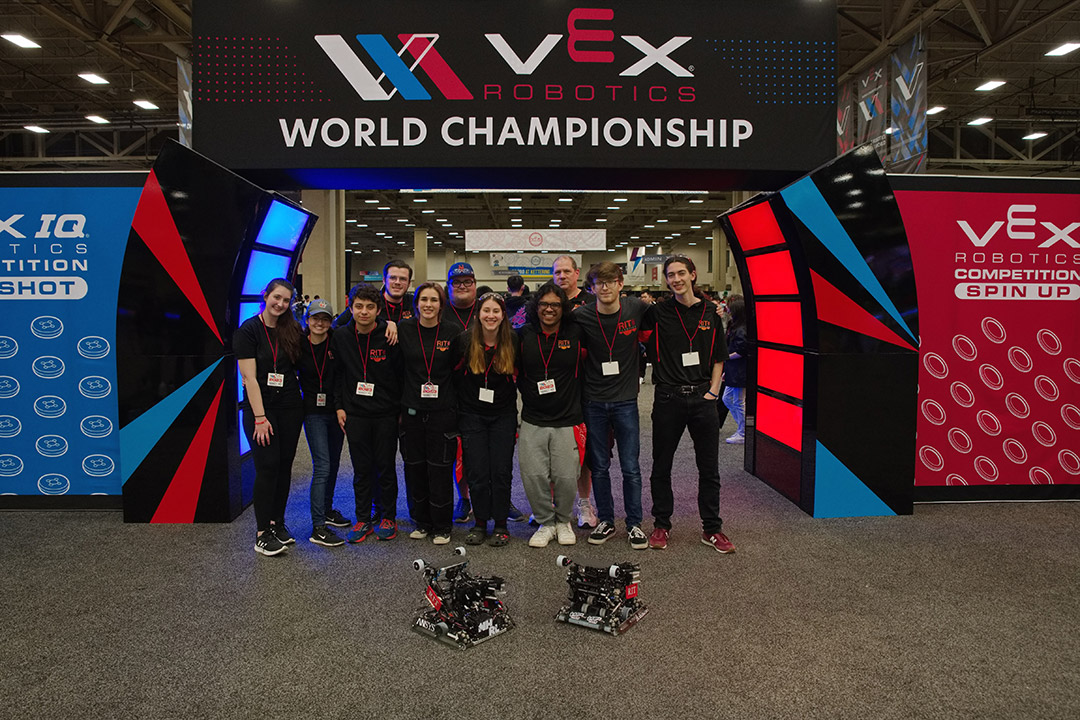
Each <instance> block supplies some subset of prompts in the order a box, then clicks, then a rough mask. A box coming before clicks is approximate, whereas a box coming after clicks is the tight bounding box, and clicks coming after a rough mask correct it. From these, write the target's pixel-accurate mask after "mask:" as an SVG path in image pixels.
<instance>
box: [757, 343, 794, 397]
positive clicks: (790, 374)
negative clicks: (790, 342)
mask: <svg viewBox="0 0 1080 720" xmlns="http://www.w3.org/2000/svg"><path fill="white" fill-rule="evenodd" d="M757 353H758V356H757V380H758V385H760V386H761V387H765V388H768V389H770V390H775V391H776V392H778V393H783V394H784V395H790V396H791V397H793V398H798V399H799V400H802V397H803V356H802V355H799V354H797V353H790V352H784V351H782V350H772V349H770V348H758V351H757Z"/></svg>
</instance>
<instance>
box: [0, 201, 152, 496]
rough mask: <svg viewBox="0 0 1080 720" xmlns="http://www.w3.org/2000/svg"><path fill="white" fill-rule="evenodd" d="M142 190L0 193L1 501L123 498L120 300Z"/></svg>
mask: <svg viewBox="0 0 1080 720" xmlns="http://www.w3.org/2000/svg"><path fill="white" fill-rule="evenodd" d="M139 193H140V189H139V188H137V187H135V188H128V187H113V188H102V187H36V188H0V207H2V208H4V213H3V214H4V215H5V216H6V218H7V219H6V222H4V233H3V237H4V242H3V243H0V313H3V317H4V323H3V329H2V330H0V494H6V495H39V496H40V495H54V496H55V495H65V494H70V495H119V494H120V493H121V481H120V467H119V462H120V460H119V458H120V452H119V449H120V440H119V429H120V428H119V423H118V421H117V397H116V348H115V335H116V291H117V286H118V283H119V279H120V265H121V263H122V261H123V259H124V248H125V245H126V244H127V239H128V234H129V232H130V230H131V218H132V216H133V215H134V213H135V205H136V203H137V202H138V199H139ZM0 222H2V221H0Z"/></svg>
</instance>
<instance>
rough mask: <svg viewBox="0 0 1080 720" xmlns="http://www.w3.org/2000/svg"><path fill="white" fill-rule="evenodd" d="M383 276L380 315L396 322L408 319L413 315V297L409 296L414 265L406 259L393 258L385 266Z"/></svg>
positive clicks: (384, 318)
mask: <svg viewBox="0 0 1080 720" xmlns="http://www.w3.org/2000/svg"><path fill="white" fill-rule="evenodd" d="M382 277H383V289H382V297H383V303H382V308H380V310H379V317H380V318H381V319H383V320H389V321H390V322H395V323H399V322H401V321H402V320H408V319H409V318H411V317H412V316H413V307H412V298H411V297H409V283H411V282H412V267H411V266H410V265H409V263H407V262H405V261H404V260H391V261H390V262H388V263H386V265H384V266H383V271H382Z"/></svg>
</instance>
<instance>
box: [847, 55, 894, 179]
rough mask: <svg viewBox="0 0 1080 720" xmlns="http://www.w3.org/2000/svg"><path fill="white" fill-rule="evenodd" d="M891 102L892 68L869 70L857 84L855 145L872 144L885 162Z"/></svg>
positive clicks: (879, 67) (883, 65)
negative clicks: (889, 102)
mask: <svg viewBox="0 0 1080 720" xmlns="http://www.w3.org/2000/svg"><path fill="white" fill-rule="evenodd" d="M888 99H889V66H888V65H887V64H886V63H885V62H882V63H881V64H879V65H875V66H873V67H872V68H870V69H869V70H866V71H865V72H864V73H863V74H862V75H861V76H860V77H859V78H858V79H857V80H856V81H855V102H856V106H857V107H858V109H859V112H858V113H857V114H856V119H857V120H858V123H857V125H856V132H855V144H856V145H862V144H863V143H868V142H872V143H873V144H874V149H875V150H877V151H878V157H880V158H881V159H882V162H884V160H885V157H886V153H887V151H888V148H887V147H886V145H887V143H886V140H887V136H886V135H885V128H886V127H888V125H887V124H886V120H887V117H886V114H887V113H886V109H887V105H886V103H888Z"/></svg>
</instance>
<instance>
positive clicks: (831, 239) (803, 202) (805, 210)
mask: <svg viewBox="0 0 1080 720" xmlns="http://www.w3.org/2000/svg"><path fill="white" fill-rule="evenodd" d="M780 196H781V197H783V198H784V202H785V203H787V206H788V209H789V210H791V212H793V213H794V214H795V216H796V217H798V218H799V220H802V222H803V224H804V225H806V227H807V228H809V230H810V232H812V233H814V235H816V236H817V238H818V240H820V241H821V243H822V244H823V245H824V246H825V247H826V248H827V249H828V251H829V252H831V253H832V254H833V255H834V256H835V257H836V259H837V260H839V261H840V262H841V263H843V264H844V267H846V268H847V269H848V272H850V273H851V274H852V275H853V276H854V277H855V279H856V280H858V281H859V282H860V283H861V284H862V286H863V287H864V288H866V289H867V290H868V291H869V292H870V294H871V295H873V296H874V299H875V300H877V301H878V303H880V304H881V307H883V308H885V311H886V312H887V313H889V315H891V316H892V319H893V320H895V321H896V322H897V323H898V324H899V325H900V327H901V328H903V329H904V331H905V332H907V334H908V336H909V337H910V338H911V339H912V341H913V342H914V344H915V345H918V344H919V341H918V340H917V339H916V338H915V334H914V333H913V332H911V328H909V327H908V324H907V323H906V322H904V318H903V317H902V316H901V315H900V311H899V310H897V309H896V306H895V305H894V304H893V301H892V300H891V299H889V296H888V294H886V292H885V288H883V287H881V283H880V282H878V279H877V278H876V277H874V273H873V272H871V271H870V268H869V266H868V265H867V264H866V261H865V260H864V259H863V256H862V254H861V253H860V252H859V250H858V248H856V247H855V243H854V242H852V240H851V236H849V235H848V234H847V230H845V229H844V226H843V225H841V224H840V221H839V220H838V219H837V218H836V214H835V213H833V211H832V208H830V207H829V204H828V203H827V202H825V198H823V197H822V196H821V191H819V190H818V189H817V185H815V184H814V181H813V180H811V179H810V178H809V177H805V178H803V179H802V180H799V181H798V182H796V183H794V184H792V185H789V186H787V187H786V188H784V189H783V190H781V191H780Z"/></svg>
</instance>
